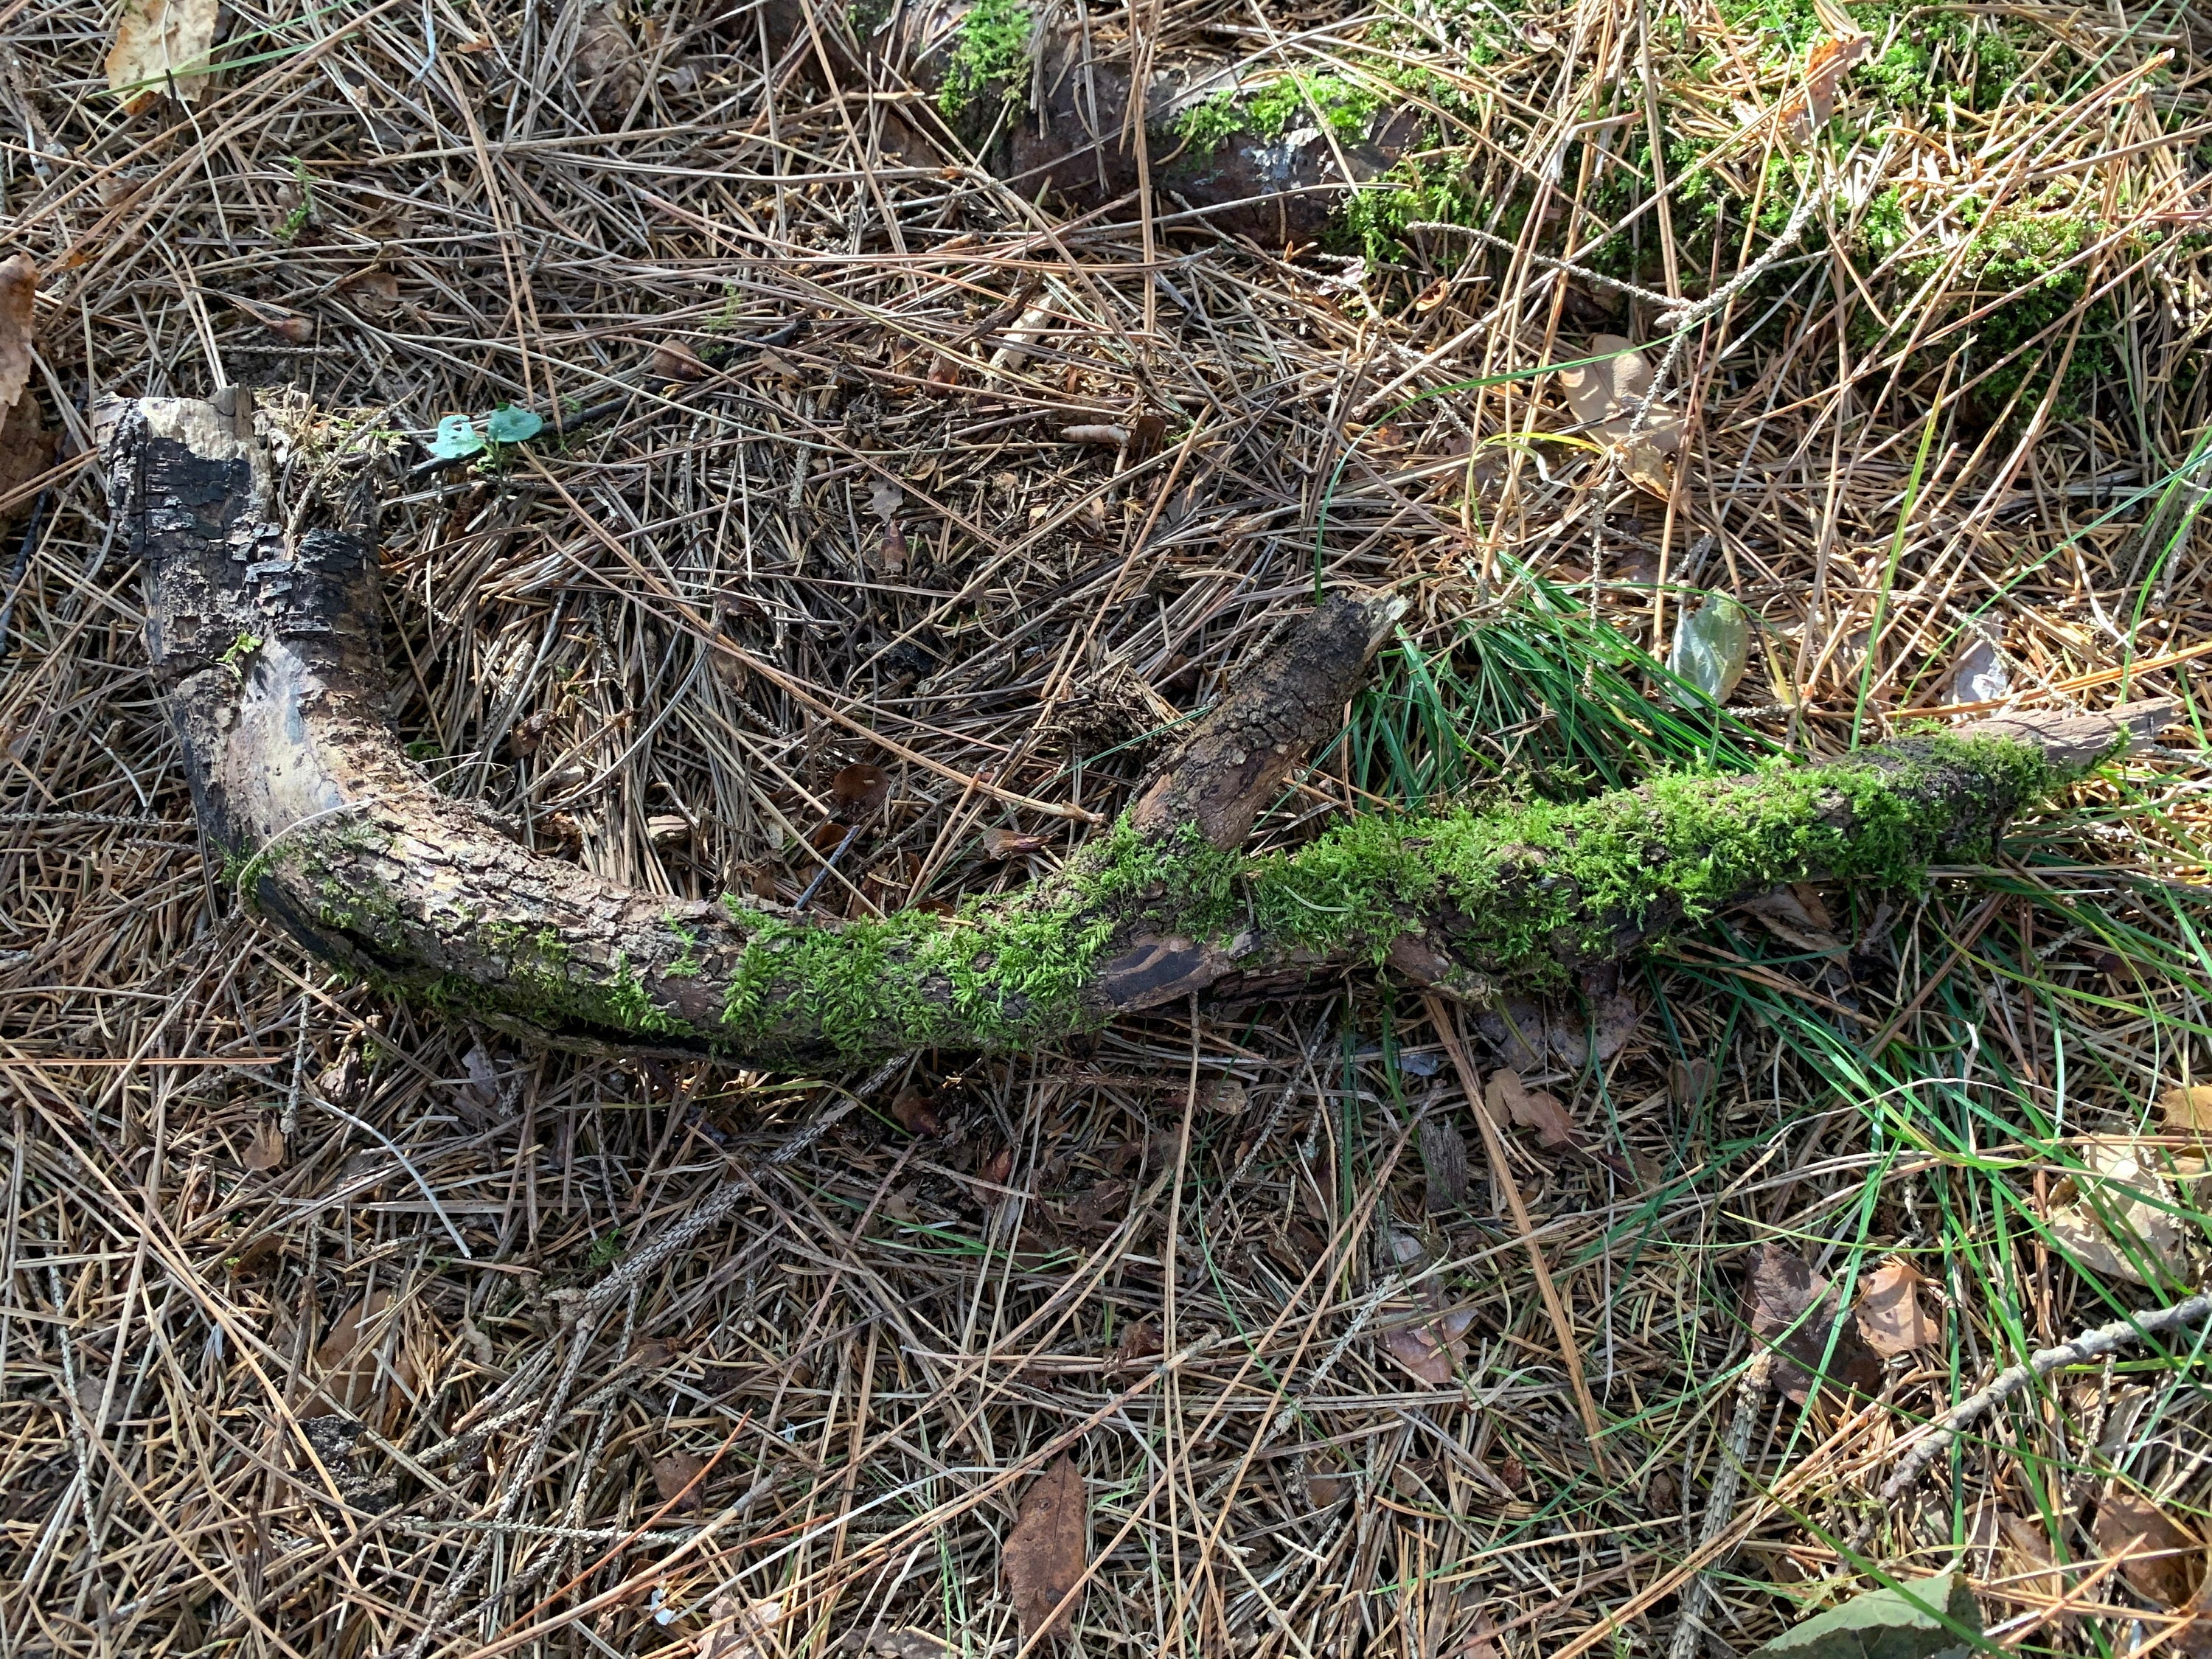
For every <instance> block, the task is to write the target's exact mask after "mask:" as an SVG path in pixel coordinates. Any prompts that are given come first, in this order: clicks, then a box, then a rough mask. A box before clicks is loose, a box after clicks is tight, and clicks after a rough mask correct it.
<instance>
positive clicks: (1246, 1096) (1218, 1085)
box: [1198, 1077, 1251, 1117]
mask: <svg viewBox="0 0 2212 1659" xmlns="http://www.w3.org/2000/svg"><path fill="white" fill-rule="evenodd" d="M1198 1103H1199V1105H1200V1107H1201V1108H1203V1109H1205V1110H1206V1111H1209V1112H1220V1113H1223V1114H1225V1115H1227V1116H1230V1117H1236V1116H1237V1115H1240V1114H1241V1113H1243V1110H1244V1109H1245V1107H1246V1106H1248V1105H1249V1104H1250V1103H1251V1095H1250V1092H1249V1091H1248V1090H1247V1089H1246V1088H1245V1087H1244V1085H1243V1084H1241V1083H1239V1082H1238V1081H1237V1079H1235V1078H1233V1077H1218V1078H1215V1079H1213V1080H1212V1082H1210V1083H1202V1084H1200V1085H1199V1089H1198Z"/></svg>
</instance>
